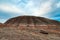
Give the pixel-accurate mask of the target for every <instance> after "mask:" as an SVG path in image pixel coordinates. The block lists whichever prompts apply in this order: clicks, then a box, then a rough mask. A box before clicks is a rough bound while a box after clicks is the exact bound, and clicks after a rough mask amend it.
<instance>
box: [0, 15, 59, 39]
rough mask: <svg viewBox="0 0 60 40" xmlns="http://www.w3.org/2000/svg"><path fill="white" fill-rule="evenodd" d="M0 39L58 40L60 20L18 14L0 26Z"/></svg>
mask: <svg viewBox="0 0 60 40" xmlns="http://www.w3.org/2000/svg"><path fill="white" fill-rule="evenodd" d="M0 40H60V22H58V21H55V20H51V19H48V18H43V17H36V16H18V17H14V18H10V19H8V20H7V21H6V22H5V23H4V25H3V27H1V26H0Z"/></svg>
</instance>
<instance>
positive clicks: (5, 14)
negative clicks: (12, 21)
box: [0, 0, 60, 23]
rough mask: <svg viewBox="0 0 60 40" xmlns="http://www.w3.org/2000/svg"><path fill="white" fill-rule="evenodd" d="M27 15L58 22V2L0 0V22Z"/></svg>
mask: <svg viewBox="0 0 60 40" xmlns="http://www.w3.org/2000/svg"><path fill="white" fill-rule="evenodd" d="M21 15H29V16H39V17H45V18H49V19H52V20H57V21H60V0H0V22H1V23H4V22H6V21H7V20H8V19H9V18H12V17H16V16H21Z"/></svg>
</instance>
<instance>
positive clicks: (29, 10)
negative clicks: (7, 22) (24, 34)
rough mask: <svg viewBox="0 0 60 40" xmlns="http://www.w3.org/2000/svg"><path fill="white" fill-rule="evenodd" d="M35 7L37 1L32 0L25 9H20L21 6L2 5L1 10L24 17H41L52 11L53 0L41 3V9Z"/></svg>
mask: <svg viewBox="0 0 60 40" xmlns="http://www.w3.org/2000/svg"><path fill="white" fill-rule="evenodd" d="M37 3H38V1H37ZM35 5H37V4H36V3H35V1H32V0H30V1H28V3H27V4H26V5H25V7H24V8H20V6H19V8H18V7H17V6H16V5H7V4H3V5H0V9H2V10H3V11H7V12H12V13H16V14H17V13H18V14H20V13H22V14H23V15H34V16H41V15H43V14H46V13H48V12H50V11H51V10H52V8H51V5H52V0H46V1H45V2H41V3H40V4H38V5H39V6H38V5H37V6H38V7H39V8H37V7H36V6H35ZM21 6H22V5H21Z"/></svg>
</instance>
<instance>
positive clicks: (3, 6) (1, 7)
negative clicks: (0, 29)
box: [0, 4, 23, 13]
mask: <svg viewBox="0 0 60 40" xmlns="http://www.w3.org/2000/svg"><path fill="white" fill-rule="evenodd" d="M0 10H3V11H6V12H12V13H22V12H23V11H22V9H20V8H18V7H16V6H15V5H7V4H1V5H0Z"/></svg>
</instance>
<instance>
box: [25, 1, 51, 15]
mask: <svg viewBox="0 0 60 40" xmlns="http://www.w3.org/2000/svg"><path fill="white" fill-rule="evenodd" d="M34 5H35V4H34V2H32V1H30V2H29V3H28V4H27V5H26V8H27V9H29V10H30V12H32V14H31V15H34V16H41V15H43V14H46V13H48V12H50V11H52V7H51V5H52V2H51V0H49V1H45V2H42V3H41V4H39V8H36V7H35V6H34ZM27 11H28V10H27Z"/></svg>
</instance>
